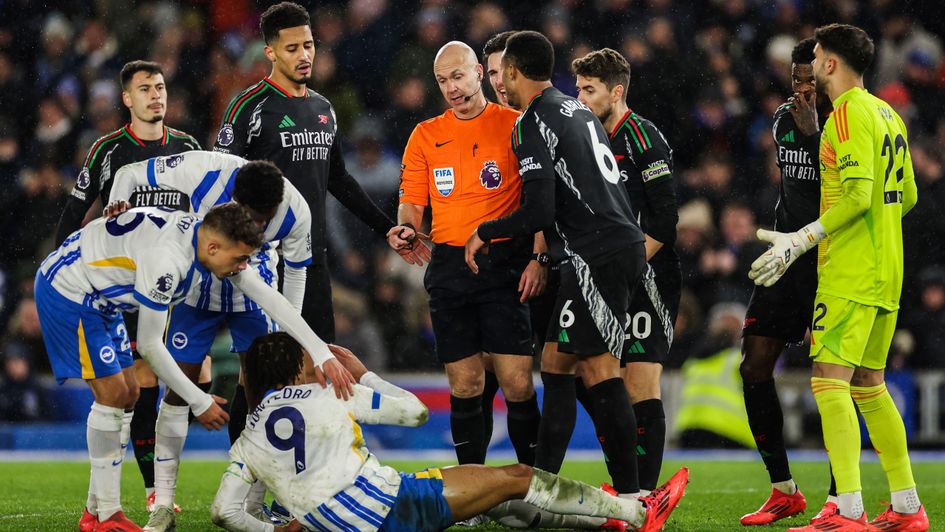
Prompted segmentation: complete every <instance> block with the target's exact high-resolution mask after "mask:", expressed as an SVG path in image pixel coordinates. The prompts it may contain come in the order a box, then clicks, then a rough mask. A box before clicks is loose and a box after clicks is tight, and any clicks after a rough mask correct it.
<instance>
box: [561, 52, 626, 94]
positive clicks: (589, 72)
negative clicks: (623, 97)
mask: <svg viewBox="0 0 945 532" xmlns="http://www.w3.org/2000/svg"><path fill="white" fill-rule="evenodd" d="M571 70H573V71H574V73H575V74H576V75H578V76H584V77H585V78H599V79H600V80H601V81H603V82H604V85H607V89H608V90H613V88H614V87H616V86H617V85H623V90H624V93H625V94H626V91H627V90H629V89H630V63H628V62H627V60H626V59H624V57H623V56H622V55H620V52H618V51H617V50H614V49H613V48H601V49H600V50H594V51H593V52H590V53H589V54H587V55H585V56H584V57H579V58H577V59H575V60H574V61H571Z"/></svg>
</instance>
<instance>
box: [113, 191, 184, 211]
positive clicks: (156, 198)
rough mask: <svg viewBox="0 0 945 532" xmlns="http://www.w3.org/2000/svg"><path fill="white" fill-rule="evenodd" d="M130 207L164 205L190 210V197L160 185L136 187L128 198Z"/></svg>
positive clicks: (168, 207) (170, 207) (179, 209)
mask: <svg viewBox="0 0 945 532" xmlns="http://www.w3.org/2000/svg"><path fill="white" fill-rule="evenodd" d="M128 203H131V207H132V208H135V207H164V208H166V209H173V210H177V211H184V212H190V197H189V196H188V195H187V194H185V193H183V192H181V191H179V190H174V189H169V188H160V187H137V188H135V191H134V192H132V193H131V197H130V198H128Z"/></svg>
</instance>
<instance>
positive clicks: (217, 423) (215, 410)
mask: <svg viewBox="0 0 945 532" xmlns="http://www.w3.org/2000/svg"><path fill="white" fill-rule="evenodd" d="M166 324H167V310H155V309H152V308H149V307H147V306H144V305H142V306H141V307H140V309H139V310H138V352H139V353H140V354H141V357H142V358H144V359H145V360H146V361H147V362H148V364H149V365H150V366H151V369H153V370H154V373H155V374H156V375H157V376H158V377H160V379H161V380H162V381H164V383H165V384H167V385H168V386H169V387H170V388H171V389H172V390H174V393H176V394H177V395H179V396H180V397H181V398H182V399H183V400H184V401H186V402H187V404H188V405H190V409H191V411H193V413H194V415H195V416H197V420H198V421H200V423H201V424H203V425H204V426H205V427H207V428H208V429H212V430H216V429H219V428H221V427H222V426H223V424H224V423H226V422H227V421H228V420H229V416H228V415H227V413H226V412H224V411H223V409H222V408H220V407H219V406H218V405H217V404H216V402H214V398H213V397H212V396H211V395H210V394H208V393H204V391H203V390H201V389H200V388H198V387H197V385H196V384H194V383H192V382H190V379H188V378H187V376H186V375H184V372H182V371H181V370H180V368H179V367H178V366H177V364H176V363H175V362H174V359H173V358H172V357H171V354H170V353H169V352H168V351H167V347H165V345H164V328H165V325H166Z"/></svg>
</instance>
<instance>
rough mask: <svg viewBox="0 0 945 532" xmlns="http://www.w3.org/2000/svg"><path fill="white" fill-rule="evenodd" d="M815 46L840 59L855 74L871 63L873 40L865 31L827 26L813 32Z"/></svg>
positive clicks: (850, 27)
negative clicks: (815, 40) (815, 41)
mask: <svg viewBox="0 0 945 532" xmlns="http://www.w3.org/2000/svg"><path fill="white" fill-rule="evenodd" d="M814 38H815V39H817V44H819V45H820V47H821V48H823V49H825V50H829V51H830V52H833V53H835V54H837V55H839V56H840V57H842V58H843V61H844V62H845V63H846V64H847V65H848V66H849V67H850V68H852V69H853V71H854V72H856V73H857V74H861V75H862V74H863V73H864V72H866V69H867V68H869V66H870V64H872V63H873V54H874V51H875V47H874V46H873V39H870V36H869V35H867V34H866V32H865V31H863V30H861V29H860V28H857V27H856V26H851V25H849V24H836V23H834V24H828V25H826V26H821V27H819V28H817V29H816V30H815V31H814Z"/></svg>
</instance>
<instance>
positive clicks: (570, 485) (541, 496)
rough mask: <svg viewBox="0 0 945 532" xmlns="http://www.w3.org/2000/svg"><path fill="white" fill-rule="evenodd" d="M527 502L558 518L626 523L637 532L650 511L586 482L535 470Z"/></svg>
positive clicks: (529, 486) (634, 501)
mask: <svg viewBox="0 0 945 532" xmlns="http://www.w3.org/2000/svg"><path fill="white" fill-rule="evenodd" d="M524 500H525V502H527V503H529V504H534V505H535V506H538V507H539V508H542V509H545V510H548V511H549V512H552V513H556V514H574V515H591V516H597V517H613V518H616V519H622V520H624V521H626V522H628V523H630V526H632V527H634V528H639V527H640V525H642V524H643V520H644V519H645V518H646V510H645V509H644V508H643V504H642V503H641V502H640V501H639V500H637V499H623V498H620V497H614V496H612V495H610V494H608V493H607V492H605V491H602V490H599V489H597V488H595V487H593V486H590V485H588V484H585V483H583V482H578V481H576V480H570V479H567V478H564V477H559V476H558V475H555V474H553V473H549V472H547V471H542V470H541V469H537V468H535V469H533V470H532V479H531V482H530V483H529V485H528V493H526V494H525V499H524Z"/></svg>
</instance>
